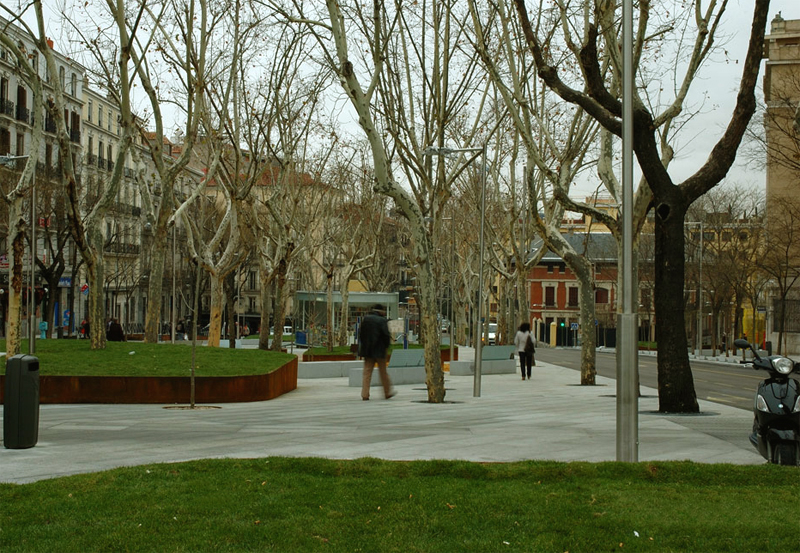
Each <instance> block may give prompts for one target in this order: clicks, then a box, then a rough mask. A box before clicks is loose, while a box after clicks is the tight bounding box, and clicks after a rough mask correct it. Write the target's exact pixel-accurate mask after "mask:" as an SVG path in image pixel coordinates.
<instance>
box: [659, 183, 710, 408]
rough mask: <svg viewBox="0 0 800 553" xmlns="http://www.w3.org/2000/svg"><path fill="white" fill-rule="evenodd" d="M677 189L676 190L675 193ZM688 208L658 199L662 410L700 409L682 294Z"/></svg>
mask: <svg viewBox="0 0 800 553" xmlns="http://www.w3.org/2000/svg"><path fill="white" fill-rule="evenodd" d="M677 195H678V192H676V193H675V196H677ZM685 215H686V208H685V207H684V206H683V204H682V203H681V202H680V201H679V200H672V201H670V202H664V201H662V202H659V203H658V207H657V208H656V218H655V219H656V226H655V260H654V264H655V287H656V294H655V307H656V314H657V316H658V328H657V330H656V335H657V340H658V400H659V407H658V409H659V411H660V412H662V413H696V412H698V411H699V406H698V404H697V396H696V394H695V390H694V380H693V378H692V369H691V367H690V365H689V354H688V350H687V338H686V328H685V320H684V308H683V302H681V301H678V299H679V298H681V297H683V285H684V281H683V277H684V260H685V252H684V232H683V230H684V229H683V221H684V217H685Z"/></svg>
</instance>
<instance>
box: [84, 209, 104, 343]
mask: <svg viewBox="0 0 800 553" xmlns="http://www.w3.org/2000/svg"><path fill="white" fill-rule="evenodd" d="M87 234H88V236H87V239H88V240H87V241H88V246H89V248H88V249H89V256H88V259H84V262H85V264H86V279H87V282H88V284H89V319H88V321H89V331H90V332H89V334H90V337H91V348H92V349H105V347H106V320H105V303H104V301H103V299H104V298H103V282H104V268H105V267H104V260H103V243H104V238H103V234H102V233H101V232H100V225H99V224H97V225H95V226H92V227H90V228H89V229H87Z"/></svg>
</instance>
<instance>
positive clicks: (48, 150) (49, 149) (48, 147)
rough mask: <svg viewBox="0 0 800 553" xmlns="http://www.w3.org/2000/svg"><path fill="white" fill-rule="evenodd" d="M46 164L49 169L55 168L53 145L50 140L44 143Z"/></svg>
mask: <svg viewBox="0 0 800 553" xmlns="http://www.w3.org/2000/svg"><path fill="white" fill-rule="evenodd" d="M44 166H45V167H46V168H47V170H48V171H49V170H50V169H52V168H53V145H52V144H50V143H49V142H48V143H47V144H45V145H44Z"/></svg>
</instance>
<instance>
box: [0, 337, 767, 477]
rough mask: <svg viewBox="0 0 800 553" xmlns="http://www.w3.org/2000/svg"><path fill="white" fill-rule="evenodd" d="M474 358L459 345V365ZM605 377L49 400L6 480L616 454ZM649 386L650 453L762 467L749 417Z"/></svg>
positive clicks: (644, 448)
mask: <svg viewBox="0 0 800 553" xmlns="http://www.w3.org/2000/svg"><path fill="white" fill-rule="evenodd" d="M471 355H472V356H474V352H473V351H472V350H470V349H469V348H464V347H459V358H460V359H462V360H467V359H469V358H470V356H471ZM597 382H598V385H596V386H591V387H590V386H580V385H578V383H579V374H578V372H577V371H574V370H571V369H566V368H563V367H559V366H556V365H550V364H544V363H539V364H538V365H537V366H536V367H534V374H533V378H532V380H530V381H521V379H520V377H519V376H518V375H516V374H513V375H511V374H505V375H486V376H484V377H483V378H482V380H481V384H482V385H481V392H482V393H481V397H479V398H475V397H473V377H471V376H456V377H451V376H449V375H448V374H446V375H445V387H446V390H447V395H446V398H445V399H446V401H447V403H444V404H438V405H437V404H428V403H427V392H426V390H425V386H424V385H407V386H398V387H397V389H398V395H397V396H396V397H395V398H393V399H391V400H388V401H387V400H383V399H380V395H379V394H373V396H374V398H373V400H371V401H361V397H360V391H359V389H358V388H351V387H349V386H348V381H347V378H329V379H315V380H302V379H301V380H299V381H298V388H297V390H295V391H293V392H291V393H289V394H286V395H284V396H282V397H279V398H277V399H274V400H271V401H265V402H259V403H240V404H220V405H218V407H220V408H219V409H200V410H195V411H189V410H176V409H164V408H163V407H161V406H158V405H42V406H41V408H40V424H39V442H38V444H37V446H36V447H34V448H31V449H24V450H11V449H5V448H0V482H15V483H24V482H32V481H36V480H41V479H45V478H52V477H57V476H63V475H68V474H76V473H85V472H94V471H99V470H105V469H110V468H114V467H119V466H133V465H141V464H146V463H160V462H177V461H186V460H192V459H202V458H219V457H233V458H252V457H267V456H303V457H305V456H311V457H328V458H333V459H351V458H358V457H365V456H370V457H378V458H381V459H392V460H414V459H465V460H471V461H484V462H505V461H518V460H527V459H537V460H554V461H590V462H596V461H613V460H615V459H616V445H615V444H616V404H615V399H614V394H615V384H614V381H613V380H611V379H607V378H602V377H598V378H597ZM642 394H643V397H642V398H640V401H639V442H640V444H639V459H640V460H641V461H649V460H692V461H696V462H701V463H733V464H761V463H763V462H764V460H763V459H762V458H761V456H760V455H758V453H757V452H756V451H755V449H754V448H753V447H752V446H751V445H750V442H749V440H748V433H749V432H750V428H751V425H752V420H753V415H752V413H751V412H748V411H744V410H741V409H736V408H733V407H728V406H725V405H719V404H715V403H710V402H702V401H701V402H700V404H701V413H700V414H698V415H662V414H659V413H657V409H658V398H657V395H656V392H655V390H652V389H648V388H643V389H642ZM1 418H2V417H1V416H0V419H1Z"/></svg>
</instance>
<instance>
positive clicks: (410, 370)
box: [348, 349, 425, 388]
mask: <svg viewBox="0 0 800 553" xmlns="http://www.w3.org/2000/svg"><path fill="white" fill-rule="evenodd" d="M386 371H387V372H388V373H389V378H391V379H392V384H423V383H425V350H423V349H396V350H393V351H392V356H391V357H390V358H389V365H388V366H387V367H386ZM363 378H364V365H363V362H362V364H361V366H360V367H359V368H357V369H350V381H349V383H348V384H349V386H352V387H356V388H360V387H361V380H362V379H363ZM380 384H381V377H380V372H379V371H378V367H377V366H376V367H375V369H373V371H372V380H371V382H370V386H380Z"/></svg>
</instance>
